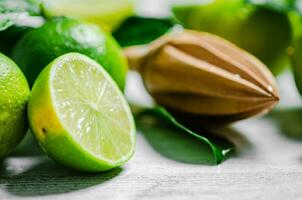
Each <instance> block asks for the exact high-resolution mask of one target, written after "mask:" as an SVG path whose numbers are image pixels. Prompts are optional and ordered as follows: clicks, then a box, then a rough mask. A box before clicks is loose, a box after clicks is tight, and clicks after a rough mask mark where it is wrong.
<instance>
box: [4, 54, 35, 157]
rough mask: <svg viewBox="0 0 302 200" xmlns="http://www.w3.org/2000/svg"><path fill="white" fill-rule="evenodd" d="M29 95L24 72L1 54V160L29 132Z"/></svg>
mask: <svg viewBox="0 0 302 200" xmlns="http://www.w3.org/2000/svg"><path fill="white" fill-rule="evenodd" d="M29 95H30V91H29V87H28V84H27V81H26V79H25V77H24V75H23V74H22V71H21V70H20V69H19V67H18V66H17V65H16V64H15V63H14V62H13V61H12V60H11V59H9V58H8V57H6V56H4V55H3V54H0V159H1V158H3V157H5V156H6V155H7V154H9V153H10V152H11V151H12V150H13V149H14V148H15V147H16V146H17V145H18V144H19V142H20V141H21V139H22V138H23V137H24V135H25V133H26V131H27V117H26V106H27V101H28V98H29Z"/></svg>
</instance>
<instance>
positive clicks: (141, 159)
mask: <svg viewBox="0 0 302 200" xmlns="http://www.w3.org/2000/svg"><path fill="white" fill-rule="evenodd" d="M279 83H280V84H281V89H283V90H282V97H283V100H284V101H282V102H281V103H280V106H286V104H288V103H290V104H291V105H300V108H302V103H301V100H300V97H299V95H298V94H297V92H296V90H295V88H294V87H292V86H293V80H292V77H291V76H290V74H286V75H283V76H282V77H281V78H280V80H279ZM134 85H136V82H134V81H132V82H131V83H130V87H129V88H128V91H129V90H131V91H132V93H133V91H134V89H133V87H134ZM139 96H142V95H139ZM300 117H301V118H300V119H301V123H302V111H301V115H300ZM234 127H235V128H236V130H237V131H238V132H239V133H238V134H237V135H235V136H233V137H234V138H235V139H236V141H237V142H236V143H237V147H238V149H239V150H238V153H237V154H236V155H233V156H232V157H230V158H229V159H227V160H226V161H224V162H223V163H222V164H220V165H218V166H208V165H203V164H186V163H181V162H178V161H176V160H173V159H169V158H166V157H164V156H163V155H162V154H161V152H160V151H159V150H158V149H155V148H153V147H152V145H151V143H150V141H149V140H147V139H146V138H145V137H144V135H143V134H141V133H139V132H138V134H137V137H138V139H137V148H136V153H135V155H134V157H133V159H131V160H130V161H129V162H128V163H127V164H126V165H124V166H123V167H121V168H118V169H116V170H113V171H110V172H106V173H99V174H81V173H78V172H74V171H71V170H68V169H66V168H63V167H61V166H59V165H57V164H56V163H54V162H53V161H52V160H50V159H49V158H47V157H46V156H44V155H43V154H42V153H41V152H40V151H39V149H38V147H35V143H33V142H31V140H30V139H31V138H30V137H28V138H26V140H25V141H24V142H23V144H22V145H21V146H20V147H19V149H18V151H17V152H15V153H14V154H13V155H12V156H11V157H9V158H7V159H5V160H4V161H3V163H1V165H0V170H1V171H0V172H1V173H0V199H1V200H10V199H14V200H15V199H39V200H40V199H42V200H43V199H56V200H60V199H62V200H65V199H72V200H77V199H79V200H86V199H87V200H88V199H138V200H141V199H173V200H175V199H265V200H266V199H276V200H278V199H280V200H283V199H297V200H298V199H302V190H301V188H302V151H301V150H302V141H301V140H293V139H290V138H288V137H287V136H286V135H284V133H283V132H282V131H281V130H280V129H279V128H278V123H277V122H276V121H272V120H271V118H270V117H266V118H260V119H251V120H247V121H243V122H240V123H237V124H235V125H234ZM301 132H302V129H301ZM29 136H30V135H29ZM26 142H27V143H29V144H26ZM31 145H33V147H30V146H31ZM188 156H190V155H188Z"/></svg>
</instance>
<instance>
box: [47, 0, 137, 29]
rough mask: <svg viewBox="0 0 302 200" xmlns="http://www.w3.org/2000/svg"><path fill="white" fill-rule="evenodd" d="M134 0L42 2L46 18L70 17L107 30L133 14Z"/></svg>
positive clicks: (57, 0)
mask: <svg viewBox="0 0 302 200" xmlns="http://www.w3.org/2000/svg"><path fill="white" fill-rule="evenodd" d="M134 2H135V0H44V2H43V10H44V13H45V15H46V16H48V17H53V16H70V17H76V18H79V19H84V20H86V21H89V22H93V23H96V24H98V25H100V26H102V27H105V28H107V29H109V30H113V29H115V28H116V27H117V26H118V25H120V23H121V22H122V21H123V20H124V19H125V18H127V17H128V16H130V15H132V14H133V11H134Z"/></svg>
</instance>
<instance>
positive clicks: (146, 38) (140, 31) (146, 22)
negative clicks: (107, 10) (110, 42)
mask: <svg viewBox="0 0 302 200" xmlns="http://www.w3.org/2000/svg"><path fill="white" fill-rule="evenodd" d="M173 26H174V23H173V22H172V21H171V20H170V19H159V18H146V17H136V16H133V17H129V18H128V19H126V20H125V22H124V23H123V24H122V25H121V26H120V27H119V28H118V29H117V30H116V31H115V32H114V33H113V36H114V37H115V38H116V40H117V41H118V43H119V44H120V45H121V46H122V47H126V46H132V45H141V44H147V43H149V42H151V41H153V40H155V39H157V38H158V37H160V36H162V35H163V34H165V33H167V32H168V31H169V30H171V28H172V27H173Z"/></svg>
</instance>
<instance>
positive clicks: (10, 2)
mask: <svg viewBox="0 0 302 200" xmlns="http://www.w3.org/2000/svg"><path fill="white" fill-rule="evenodd" d="M40 15H41V12H40V3H39V1H36V0H0V31H3V30H5V29H7V28H9V27H11V26H13V25H19V26H22V25H24V24H26V25H27V26H30V27H32V26H35V22H34V21H36V20H37V16H40Z"/></svg>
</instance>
